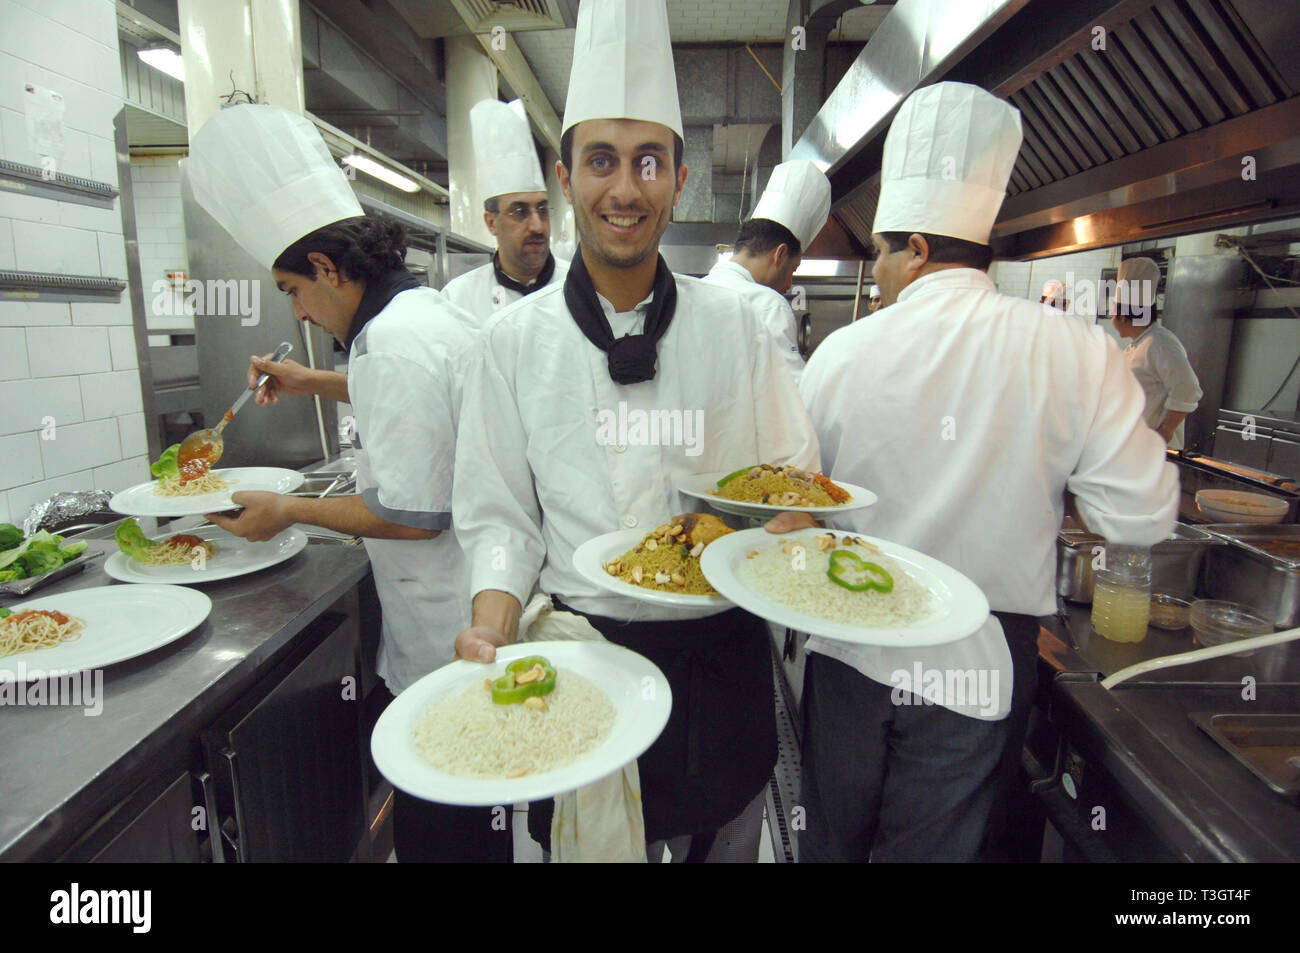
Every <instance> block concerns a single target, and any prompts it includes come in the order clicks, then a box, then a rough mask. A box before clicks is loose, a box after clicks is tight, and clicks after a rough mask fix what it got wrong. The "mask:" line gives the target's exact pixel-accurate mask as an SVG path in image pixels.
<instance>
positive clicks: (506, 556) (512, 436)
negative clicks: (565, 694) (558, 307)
mask: <svg viewBox="0 0 1300 953" xmlns="http://www.w3.org/2000/svg"><path fill="white" fill-rule="evenodd" d="M500 346H501V339H500V337H499V336H493V335H489V336H488V338H487V339H486V340H485V341H484V346H483V347H482V348H481V349H480V350H479V352H478V354H477V356H476V357H475V358H474V359H473V360H472V361H471V362H470V366H469V371H468V373H467V374H466V375H465V385H464V398H463V400H462V403H461V412H460V438H459V440H458V441H457V444H456V487H455V495H454V506H453V511H454V515H455V523H456V537H457V539H458V540H459V541H460V544H461V547H462V549H464V551H465V553H466V556H467V557H468V559H469V565H470V595H471V596H475V595H477V594H478V593H480V592H482V591H483V590H485V589H500V590H502V591H503V592H508V593H510V594H511V595H512V596H514V597H515V598H516V599H518V600H519V603H520V605H524V604H526V603H527V602H528V598H529V596H531V595H532V592H533V587H534V585H535V584H536V582H537V576H538V574H539V573H540V572H541V569H542V561H543V559H545V556H546V545H545V543H544V542H543V541H542V530H541V526H542V514H541V507H540V505H539V504H538V502H537V493H536V490H535V489H534V487H533V473H532V469H531V467H529V465H528V454H527V448H528V437H527V434H526V433H525V432H524V425H523V421H522V420H521V419H520V417H519V408H518V406H517V404H516V402H515V394H514V388H513V386H512V384H511V382H510V381H508V380H507V379H506V377H505V376H504V375H503V373H502V371H501V368H502V367H503V366H504V367H513V366H514V365H513V362H511V361H503V360H501V358H500V355H499V354H498V353H497V349H498V348H500Z"/></svg>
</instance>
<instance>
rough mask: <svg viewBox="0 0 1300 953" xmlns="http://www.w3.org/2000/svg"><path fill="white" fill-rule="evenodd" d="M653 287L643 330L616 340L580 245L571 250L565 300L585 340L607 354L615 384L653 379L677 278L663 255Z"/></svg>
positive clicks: (674, 307)
mask: <svg viewBox="0 0 1300 953" xmlns="http://www.w3.org/2000/svg"><path fill="white" fill-rule="evenodd" d="M653 290H654V299H653V300H652V301H651V302H650V308H649V313H647V314H646V319H645V333H643V334H625V335H623V337H621V338H618V339H617V340H615V338H614V331H613V329H612V328H611V327H610V326H609V319H608V318H606V317H605V310H604V309H603V308H602V307H601V306H600V299H599V298H597V297H596V288H595V286H594V285H593V284H592V283H591V275H589V274H588V273H587V266H586V265H585V264H584V263H583V261H582V248H581V247H579V248H578V249H577V250H576V251H575V252H574V255H573V261H572V262H571V263H570V264H569V274H568V276H567V277H566V278H565V279H564V302H565V304H567V305H568V306H569V313H570V314H572V315H573V320H574V322H575V323H577V325H578V327H579V329H581V331H582V333H583V334H585V335H586V336H587V340H588V341H590V342H591V343H592V344H594V345H596V347H598V348H600V349H601V350H602V351H604V352H605V353H606V354H607V355H608V357H609V376H610V379H611V380H612V381H613V382H614V383H615V384H640V383H642V382H643V381H651V380H654V376H655V358H656V356H657V354H656V351H655V348H656V346H657V345H658V344H659V339H660V338H662V337H663V336H664V333H665V332H666V331H667V330H668V325H670V324H671V323H672V320H673V312H674V311H676V310H677V282H676V281H675V280H673V273H672V272H671V271H669V270H668V265H667V263H666V262H665V261H664V259H663V256H662V255H660V256H659V267H658V268H656V269H655V282H654V289H653Z"/></svg>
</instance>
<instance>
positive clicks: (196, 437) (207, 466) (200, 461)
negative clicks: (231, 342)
mask: <svg viewBox="0 0 1300 953" xmlns="http://www.w3.org/2000/svg"><path fill="white" fill-rule="evenodd" d="M292 350H293V345H292V344H290V343H289V342H288V341H283V342H281V344H280V346H279V347H277V348H276V349H275V353H273V354H272V355H271V356H270V358H269V360H270V361H271V362H272V363H274V364H279V363H280V362H281V361H283V360H284V359H285V358H286V357H288V356H289V352H290V351H292ZM270 379H271V375H270V374H263V375H262V376H261V377H259V378H258V379H257V383H256V384H255V385H253V386H252V387H250V388H247V389H246V390H245V391H244V392H243V393H242V394H240V395H239V397H238V398H237V399H236V400H235V402H234V403H233V404H232V405H231V406H230V409H229V410H227V411H226V413H225V415H224V416H222V418H221V423H219V424H217V425H216V427H205V428H204V429H203V430H196V431H194V433H192V434H190V435H189V436H188V437H186V438H185V439H184V440H182V441H181V448H180V451H179V452H178V453H177V455H176V465H177V467H178V468H179V469H180V471H181V475H182V476H186V475H188V476H190V477H191V478H196V477H200V476H202V475H203V474H204V473H206V472H207V471H209V470H211V469H212V467H214V466H215V465H216V463H217V461H218V460H220V459H221V454H222V453H223V452H224V451H225V443H224V441H223V440H222V439H221V432H222V431H223V430H225V429H226V424H228V423H230V421H231V420H233V419H234V417H235V414H237V413H239V408H241V407H243V406H244V404H245V403H247V402H248V398H250V397H252V396H253V395H254V394H255V393H257V392H258V391H259V390H261V389H262V385H263V384H265V383H266V382H267V381H268V380H270Z"/></svg>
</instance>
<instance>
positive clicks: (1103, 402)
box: [769, 83, 1178, 861]
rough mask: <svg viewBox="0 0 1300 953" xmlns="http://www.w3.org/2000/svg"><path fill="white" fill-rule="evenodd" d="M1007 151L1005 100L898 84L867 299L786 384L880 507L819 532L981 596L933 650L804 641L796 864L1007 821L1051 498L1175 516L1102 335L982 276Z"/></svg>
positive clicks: (1101, 516)
mask: <svg viewBox="0 0 1300 953" xmlns="http://www.w3.org/2000/svg"><path fill="white" fill-rule="evenodd" d="M1020 143H1021V131H1020V115H1019V113H1018V112H1017V111H1016V110H1015V109H1013V108H1012V107H1011V106H1009V105H1007V104H1006V103H1005V102H1003V101H1002V100H999V99H997V98H995V97H994V96H992V95H990V94H989V93H987V92H985V91H984V90H982V89H979V88H977V87H974V86H968V85H965V84H961V83H939V84H936V85H934V86H928V87H926V88H924V89H920V90H917V91H916V92H914V93H912V95H911V96H909V97H908V98H907V100H906V101H905V102H904V103H903V105H902V107H901V108H900V109H899V112H898V115H897V117H896V118H895V119H894V121H893V124H892V125H891V127H890V129H889V133H888V136H887V137H886V140H885V148H884V155H883V162H882V171H881V189H880V201H879V205H878V207H877V211H876V219H875V224H874V227H873V232H874V235H873V237H872V240H873V243H874V245H875V248H876V254H877V257H876V263H875V270H874V279H875V281H876V282H877V283H878V284H879V285H880V289H881V295H882V298H883V303H884V304H885V306H886V307H884V308H882V309H881V310H880V311H878V312H877V313H876V314H875V316H874V317H873V318H872V319H871V320H869V321H857V322H855V323H853V324H851V325H849V326H848V327H846V328H842V329H840V330H838V331H836V332H835V333H833V334H832V335H831V336H830V337H829V338H827V339H826V341H825V343H824V344H823V345H822V346H821V347H820V348H818V349H817V352H816V353H815V354H814V355H813V356H812V359H811V360H810V361H809V362H808V367H807V369H806V370H805V372H804V375H803V378H802V381H801V382H800V390H801V392H802V394H803V396H804V399H805V402H806V403H807V406H808V409H809V412H810V413H811V415H812V418H813V422H814V425H815V426H816V428H817V435H818V438H819V441H820V446H821V451H822V461H823V463H824V464H825V466H826V472H827V474H828V475H829V476H830V477H831V478H832V479H834V480H846V481H848V482H851V483H856V484H858V485H861V486H866V487H870V488H871V489H872V490H873V491H875V492H876V493H877V494H878V495H879V497H880V502H879V503H878V504H877V505H875V506H872V507H869V508H868V509H865V510H861V511H858V512H857V513H852V514H846V515H845V516H844V517H843V518H839V519H837V520H836V525H837V526H840V527H841V528H844V529H849V530H854V531H859V532H863V533H868V534H871V535H873V536H878V537H881V538H883V539H887V540H890V541H892V542H896V543H901V544H903V545H905V546H908V547H911V548H913V549H917V550H920V551H921V552H923V553H926V554H928V555H930V556H933V557H935V558H937V559H939V560H942V561H943V562H945V563H947V564H948V565H949V566H952V567H954V568H955V569H957V570H959V571H960V572H962V573H964V574H965V575H966V576H968V577H969V578H970V579H972V580H973V581H974V582H975V583H976V584H977V585H978V586H979V587H980V588H981V589H982V590H983V591H984V593H985V595H986V596H987V597H988V601H989V605H990V607H991V608H992V610H993V615H992V616H991V617H990V618H989V619H988V620H987V621H986V623H985V624H984V625H983V626H982V627H981V628H980V629H979V630H978V631H976V632H975V633H973V634H971V635H970V636H968V637H966V638H964V639H962V640H960V641H957V642H953V643H950V644H947V645H941V646H935V647H932V648H923V649H910V650H909V649H895V648H874V647H866V646H855V645H850V644H848V643H843V642H834V641H831V640H828V639H821V638H813V639H810V640H809V642H808V645H807V648H808V652H809V655H808V662H807V669H806V675H805V680H804V690H803V714H804V719H805V731H804V734H803V736H802V741H803V755H804V763H803V790H802V794H801V798H800V803H801V804H803V805H804V806H805V807H806V808H807V818H806V820H807V827H806V829H805V830H804V831H803V832H802V833H801V834H800V836H799V853H800V860H812V861H836V860H839V861H865V860H868V859H870V860H873V861H904V860H910V861H925V860H947V861H966V860H973V859H976V857H977V856H978V855H979V853H980V850H981V843H982V842H983V841H984V839H985V834H986V828H987V827H988V826H989V822H990V817H991V815H993V813H994V812H995V810H996V811H997V812H998V815H999V816H998V817H997V818H996V821H997V822H998V823H1005V821H1006V818H1005V817H1002V816H1001V814H1002V812H1003V810H1004V804H1003V801H1002V800H1001V799H1000V798H999V787H1000V785H1003V784H1007V785H1010V784H1011V783H1012V782H1013V781H1014V774H1013V772H1014V770H1015V768H1016V766H1017V764H1018V762H1019V756H1020V748H1021V743H1022V738H1023V735H1024V731H1025V722H1026V719H1027V716H1028V711H1029V708H1030V707H1031V705H1032V700H1033V694H1034V685H1035V664H1036V660H1037V657H1038V652H1037V634H1038V623H1037V621H1036V618H1035V617H1036V616H1042V615H1047V614H1050V613H1051V612H1053V611H1054V610H1055V608H1056V601H1055V595H1054V588H1053V584H1054V578H1055V577H1054V572H1055V566H1056V534H1057V529H1058V527H1059V526H1060V525H1061V516H1062V511H1063V508H1064V505H1065V504H1064V500H1065V494H1066V491H1069V492H1071V493H1073V494H1074V497H1075V499H1076V500H1077V504H1078V510H1079V512H1080V513H1081V514H1082V516H1083V518H1084V519H1085V520H1086V522H1087V524H1088V526H1089V527H1090V528H1091V529H1093V530H1095V531H1097V532H1099V533H1101V534H1103V535H1105V536H1106V537H1107V539H1109V540H1112V541H1114V542H1122V543H1132V544H1138V545H1150V544H1152V543H1155V542H1157V541H1159V540H1161V539H1164V538H1165V537H1166V536H1167V535H1168V533H1169V532H1170V530H1171V529H1172V528H1173V525H1174V520H1175V518H1176V514H1177V503H1178V480H1177V476H1176V474H1175V472H1174V468H1173V467H1172V466H1171V465H1170V464H1168V463H1166V462H1165V454H1164V448H1163V445H1162V442H1161V440H1160V438H1159V437H1157V436H1156V434H1155V432H1154V431H1152V430H1151V429H1150V428H1148V427H1147V426H1146V425H1145V424H1144V423H1143V420H1142V411H1143V405H1144V401H1143V395H1142V391H1141V389H1140V388H1139V387H1138V386H1137V382H1136V381H1135V380H1134V379H1133V375H1132V374H1131V373H1130V372H1129V370H1128V368H1127V367H1126V366H1125V364H1124V358H1123V357H1122V355H1121V354H1120V352H1119V350H1118V348H1116V346H1115V344H1114V342H1113V341H1112V340H1111V339H1110V338H1109V336H1108V335H1106V334H1105V333H1104V332H1103V331H1102V329H1101V328H1098V327H1087V326H1085V325H1084V324H1083V323H1082V322H1079V321H1044V320H1043V307H1042V305H1041V304H1039V303H1038V302H1034V301H1027V300H1025V299H1022V298H1014V297H1010V296H1007V295H1003V294H999V293H998V291H997V288H996V287H995V286H994V284H993V282H992V281H991V280H990V279H989V277H988V274H987V269H988V265H989V262H990V260H991V257H992V252H991V250H990V248H989V235H990V232H991V230H992V227H993V223H994V220H995V219H996V217H997V214H998V209H999V208H1000V207H1001V204H1002V199H1003V197H1004V195H1005V193H1006V186H1007V181H1008V179H1009V177H1010V174H1011V168H1012V165H1013V164H1014V163H1015V161H1016V155H1017V153H1018V152H1019V149H1020ZM807 522H808V519H807V516H806V515H805V514H784V515H783V516H781V517H779V518H778V520H777V521H773V523H771V524H769V529H771V530H773V531H779V530H787V529H791V528H795V527H797V526H800V525H804V524H806V523H807ZM918 672H919V673H920V675H919V676H918V674H917V673H918ZM932 673H936V674H937V675H938V676H939V677H940V678H941V679H942V684H944V685H945V686H948V685H953V686H954V689H953V691H952V692H951V694H950V693H949V692H948V691H947V689H946V687H945V689H944V690H941V691H932V690H931V687H930V686H932V685H934V684H935V683H934V682H933V680H932V679H933V675H932ZM918 677H919V678H920V680H921V684H919V685H918V684H916V679H917V678H918ZM957 687H961V690H960V691H959V690H957ZM923 692H924V693H925V694H924V697H923V696H922V693H923ZM994 839H996V838H994Z"/></svg>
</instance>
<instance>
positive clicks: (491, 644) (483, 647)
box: [456, 625, 506, 662]
mask: <svg viewBox="0 0 1300 953" xmlns="http://www.w3.org/2000/svg"><path fill="white" fill-rule="evenodd" d="M505 644H506V637H505V636H504V635H502V634H501V633H500V632H498V631H497V630H496V629H494V628H492V627H491V626H487V625H475V626H470V627H469V628H468V629H466V630H465V631H464V632H462V633H461V634H460V635H458V636H456V657H457V658H463V659H468V660H469V661H471V662H492V661H495V660H496V657H497V649H498V648H499V647H500V646H502V645H505Z"/></svg>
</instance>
